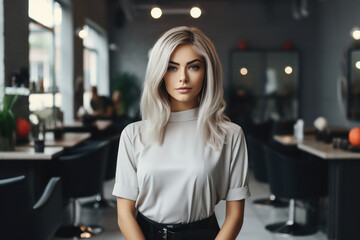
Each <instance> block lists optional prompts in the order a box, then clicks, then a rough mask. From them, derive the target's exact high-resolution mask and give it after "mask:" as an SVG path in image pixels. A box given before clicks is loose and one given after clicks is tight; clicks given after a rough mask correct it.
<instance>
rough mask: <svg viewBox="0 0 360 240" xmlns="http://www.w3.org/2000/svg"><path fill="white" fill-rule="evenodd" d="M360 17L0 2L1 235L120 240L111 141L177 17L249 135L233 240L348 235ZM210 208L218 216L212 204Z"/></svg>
mask: <svg viewBox="0 0 360 240" xmlns="http://www.w3.org/2000/svg"><path fill="white" fill-rule="evenodd" d="M359 12H360V1H357V0H0V33H1V34H0V60H1V61H0V212H1V214H0V239H4V240H10V239H34V240H42V239H53V240H60V239H74V237H77V238H93V239H104V240H109V239H124V238H123V236H122V235H121V232H120V230H119V228H118V226H117V219H116V203H115V200H116V199H115V197H114V196H112V195H111V192H112V187H113V184H114V175H115V165H116V156H117V149H118V142H119V136H120V134H121V131H122V129H123V128H124V126H126V125H127V124H129V123H131V122H133V121H137V120H139V119H140V118H141V117H140V115H139V99H140V95H141V87H142V83H143V80H144V77H145V70H146V64H147V61H148V52H149V50H150V48H151V47H152V45H153V44H154V43H155V41H156V39H157V38H158V37H159V36H160V35H161V34H162V33H163V32H165V31H166V30H168V29H170V28H172V27H175V26H181V25H187V26H194V27H197V28H199V29H201V30H202V31H203V32H204V33H205V34H206V35H207V36H208V37H209V38H210V39H211V40H212V41H213V42H214V44H215V47H216V49H217V52H218V54H219V56H220V59H221V62H222V67H223V84H224V96H225V99H226V101H227V110H226V112H227V115H228V116H229V118H230V119H231V120H232V121H233V122H235V123H237V124H239V125H240V126H242V128H243V130H244V132H245V135H246V139H247V148H248V156H249V167H250V177H249V178H250V179H249V185H250V189H251V192H252V196H251V197H250V198H249V199H247V200H246V204H245V205H246V206H245V217H244V224H243V227H242V230H241V232H240V234H239V235H238V237H237V239H247V240H250V239H254V240H278V239H301V240H311V239H314V240H325V239H331V240H355V239H359V230H358V229H357V228H358V223H359V220H358V216H359V215H360V205H359V202H358V199H359V198H360V193H359V191H358V190H357V188H358V187H357V184H359V183H360V177H359V176H360V174H359V172H360V148H359V145H360V128H357V127H360V90H359V89H360V14H359ZM190 13H191V14H190ZM94 86H95V88H94ZM91 87H92V88H91ZM98 99H101V101H102V102H101V103H100V105H99V104H98V105H97V104H96V101H97V100H98ZM97 108H101V110H104V111H102V112H101V111H100V113H99V112H98V111H97V110H96V109H97ZM105 160H106V161H105ZM179 201H181V199H179ZM216 215H217V218H218V222H219V224H220V226H221V224H222V223H223V221H224V219H225V204H224V202H223V201H221V202H220V203H219V204H218V205H217V207H216Z"/></svg>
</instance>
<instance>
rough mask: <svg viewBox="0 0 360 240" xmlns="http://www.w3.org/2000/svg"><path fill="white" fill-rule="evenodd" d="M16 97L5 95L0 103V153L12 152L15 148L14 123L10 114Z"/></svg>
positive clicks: (13, 118)
mask: <svg viewBox="0 0 360 240" xmlns="http://www.w3.org/2000/svg"><path fill="white" fill-rule="evenodd" d="M18 97H19V96H18V95H5V96H4V98H3V100H2V102H0V151H12V150H14V148H15V137H16V122H15V117H14V114H13V112H12V108H13V106H14V105H15V103H16V101H17V99H18Z"/></svg>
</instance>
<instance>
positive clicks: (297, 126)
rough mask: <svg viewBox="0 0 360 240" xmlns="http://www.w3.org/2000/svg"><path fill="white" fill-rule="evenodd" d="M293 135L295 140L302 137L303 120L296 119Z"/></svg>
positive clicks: (299, 139)
mask: <svg viewBox="0 0 360 240" xmlns="http://www.w3.org/2000/svg"><path fill="white" fill-rule="evenodd" d="M294 135H295V138H296V140H297V141H302V140H303V139H304V120H302V119H298V120H297V121H296V124H295V125H294Z"/></svg>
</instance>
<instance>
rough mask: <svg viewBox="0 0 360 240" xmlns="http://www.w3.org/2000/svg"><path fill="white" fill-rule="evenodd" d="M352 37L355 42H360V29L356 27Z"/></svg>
mask: <svg viewBox="0 0 360 240" xmlns="http://www.w3.org/2000/svg"><path fill="white" fill-rule="evenodd" d="M351 35H352V37H353V38H354V39H355V40H360V29H359V28H358V27H354V28H353V29H352V31H351Z"/></svg>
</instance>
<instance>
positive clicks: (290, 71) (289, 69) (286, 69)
mask: <svg viewBox="0 0 360 240" xmlns="http://www.w3.org/2000/svg"><path fill="white" fill-rule="evenodd" d="M284 71H285V73H286V74H291V73H292V72H293V69H292V67H290V66H286V67H285V69H284Z"/></svg>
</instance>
